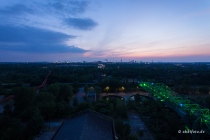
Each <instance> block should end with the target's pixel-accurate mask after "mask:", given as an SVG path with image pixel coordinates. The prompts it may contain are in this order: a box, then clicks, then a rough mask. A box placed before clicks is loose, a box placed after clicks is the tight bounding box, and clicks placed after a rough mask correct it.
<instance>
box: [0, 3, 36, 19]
mask: <svg viewBox="0 0 210 140" xmlns="http://www.w3.org/2000/svg"><path fill="white" fill-rule="evenodd" d="M33 12H34V11H33V9H31V8H29V7H27V6H26V5H23V4H15V5H12V6H6V7H4V8H2V9H0V15H6V16H7V15H20V14H25V13H30V14H31V13H33Z"/></svg>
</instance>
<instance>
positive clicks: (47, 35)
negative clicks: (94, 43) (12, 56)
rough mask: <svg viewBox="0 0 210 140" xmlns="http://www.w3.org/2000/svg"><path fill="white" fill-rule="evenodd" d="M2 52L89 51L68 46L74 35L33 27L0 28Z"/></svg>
mask: <svg viewBox="0 0 210 140" xmlns="http://www.w3.org/2000/svg"><path fill="white" fill-rule="evenodd" d="M0 31H1V32H0V50H4V51H20V52H27V53H84V52H87V50H84V49H81V48H78V47H75V46H67V45H66V44H64V42H65V41H67V40H68V39H73V38H76V36H73V35H67V34H63V33H58V32H53V31H49V30H43V29H39V28H33V27H26V26H25V27H20V26H9V25H7V26H6V25H4V26H3V25H1V26H0Z"/></svg>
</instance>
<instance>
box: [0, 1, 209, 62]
mask: <svg viewBox="0 0 210 140" xmlns="http://www.w3.org/2000/svg"><path fill="white" fill-rule="evenodd" d="M0 19H1V22H0V62H37V61H49V62H55V61H68V62H76V61H79V62H82V61H105V59H107V60H108V61H120V60H121V58H122V60H123V61H126V62H127V61H129V60H136V61H149V62H151V61H153V62H160V61H162V62H210V0H88V1H83V0H30V1H26V0H4V1H3V0H1V1H0Z"/></svg>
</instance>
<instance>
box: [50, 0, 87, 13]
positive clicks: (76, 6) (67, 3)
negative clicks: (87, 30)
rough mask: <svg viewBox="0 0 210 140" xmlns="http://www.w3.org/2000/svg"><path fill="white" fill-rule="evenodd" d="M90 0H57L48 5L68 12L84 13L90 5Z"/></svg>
mask: <svg viewBox="0 0 210 140" xmlns="http://www.w3.org/2000/svg"><path fill="white" fill-rule="evenodd" d="M88 4H89V2H88V1H78V0H60V1H59V2H58V1H57V0H55V1H53V2H50V3H48V4H47V6H50V7H51V8H54V10H57V11H59V12H63V13H68V14H73V15H77V14H81V13H84V12H85V11H86V9H87V7H88Z"/></svg>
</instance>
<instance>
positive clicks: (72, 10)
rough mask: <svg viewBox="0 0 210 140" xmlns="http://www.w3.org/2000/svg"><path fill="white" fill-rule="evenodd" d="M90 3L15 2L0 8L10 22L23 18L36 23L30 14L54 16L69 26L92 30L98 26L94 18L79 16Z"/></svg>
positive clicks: (74, 0)
mask: <svg viewBox="0 0 210 140" xmlns="http://www.w3.org/2000/svg"><path fill="white" fill-rule="evenodd" d="M88 4H89V1H78V0H59V1H57V0H54V1H50V2H47V3H46V2H45V4H42V3H33V2H31V3H30V4H27V5H24V4H15V5H11V6H7V7H4V8H0V17H2V19H5V22H6V21H8V23H14V22H15V21H16V20H20V19H22V20H23V21H24V22H27V21H31V23H34V24H36V22H37V21H33V20H31V19H30V15H36V16H42V15H45V16H49V17H50V16H54V17H57V18H59V20H62V21H63V24H65V25H68V27H71V28H75V29H79V30H91V29H93V28H94V27H96V26H97V23H96V22H95V21H94V20H93V19H90V18H80V17H79V16H80V15H81V14H82V13H84V12H85V11H86V10H87V8H88ZM25 14H28V16H27V17H26V18H25V17H24V15H25ZM68 17H70V18H68ZM74 17H77V18H74ZM14 24H15V23H14Z"/></svg>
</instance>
